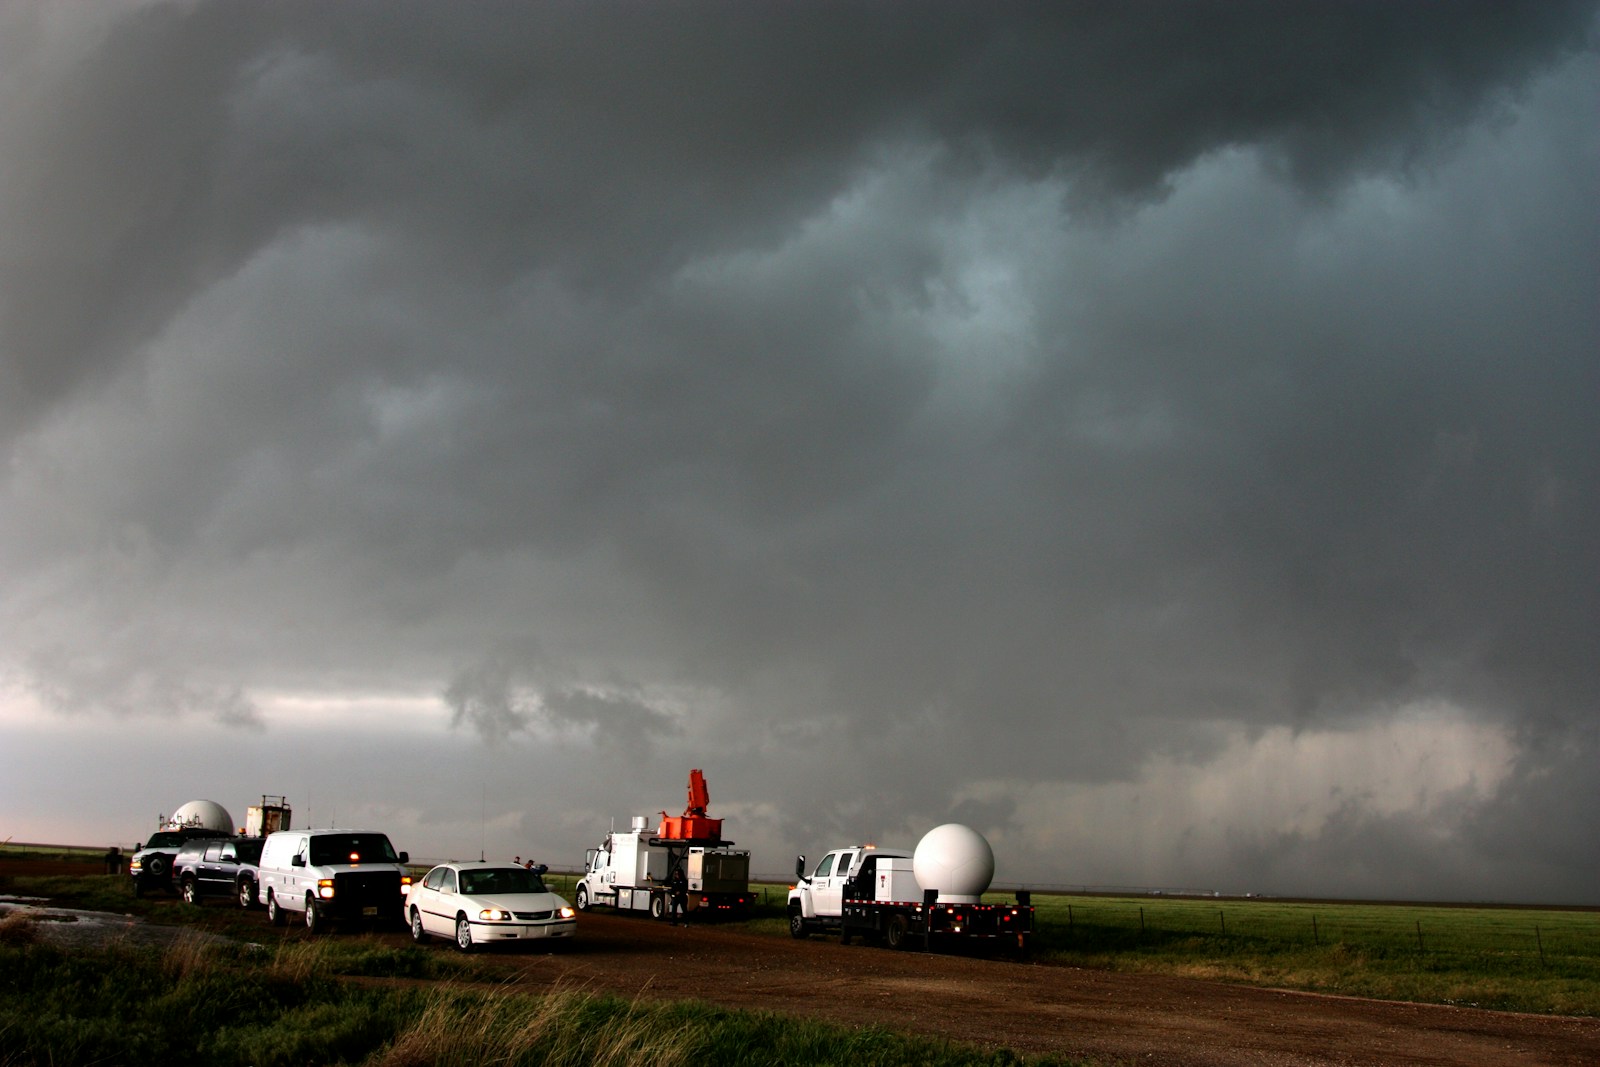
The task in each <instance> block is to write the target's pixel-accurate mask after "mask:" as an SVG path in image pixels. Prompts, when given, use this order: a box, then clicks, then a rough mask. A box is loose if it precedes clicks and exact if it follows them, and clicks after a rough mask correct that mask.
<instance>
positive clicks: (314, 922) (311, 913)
mask: <svg viewBox="0 0 1600 1067" xmlns="http://www.w3.org/2000/svg"><path fill="white" fill-rule="evenodd" d="M322 927H323V922H322V909H321V908H319V907H317V898H316V897H309V896H308V897H306V933H308V934H319V933H321V932H322Z"/></svg>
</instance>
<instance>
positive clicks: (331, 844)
mask: <svg viewBox="0 0 1600 1067" xmlns="http://www.w3.org/2000/svg"><path fill="white" fill-rule="evenodd" d="M310 859H311V865H312V866H313V867H327V866H331V865H333V864H337V863H399V862H400V857H399V856H396V855H395V852H394V846H393V845H391V844H389V839H388V837H386V836H384V835H383V834H318V835H317V836H316V837H313V838H312V839H311V856H310Z"/></svg>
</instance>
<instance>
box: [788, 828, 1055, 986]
mask: <svg viewBox="0 0 1600 1067" xmlns="http://www.w3.org/2000/svg"><path fill="white" fill-rule="evenodd" d="M993 878H994V851H993V849H991V848H990V847H989V842H988V841H987V840H986V839H985V838H984V836H983V835H982V834H980V833H978V831H976V830H974V829H972V828H970V827H967V826H962V825H960V824H959V823H945V824H944V825H943V826H936V827H934V828H933V829H932V830H929V831H928V832H927V834H925V835H924V836H923V838H922V840H921V841H920V842H918V843H917V847H916V850H915V851H914V852H906V851H904V850H902V849H892V848H878V847H876V846H874V845H851V846H848V847H846V848H836V849H834V850H833V851H831V852H829V853H828V854H827V855H825V856H823V857H822V859H821V861H819V862H818V863H817V866H816V868H815V869H814V870H813V871H812V872H811V873H810V874H809V875H808V874H806V858H805V857H804V856H800V857H798V858H797V859H796V860H795V884H794V885H793V886H791V887H790V888H789V907H788V910H789V933H790V934H791V935H792V936H794V937H797V938H804V937H808V936H810V935H811V934H812V933H815V932H822V931H827V932H837V933H838V934H839V938H840V940H841V941H843V942H844V943H845V944H848V943H849V942H850V939H851V938H852V937H856V936H860V937H864V938H868V939H870V940H882V941H884V942H886V943H887V944H888V945H889V946H890V947H891V948H909V947H911V946H913V945H920V946H922V947H923V948H932V947H934V945H935V944H937V943H939V942H941V941H942V942H946V943H949V944H956V943H971V944H980V943H985V942H987V943H991V944H993V945H996V946H999V947H1006V948H1011V949H1014V950H1015V951H1016V952H1017V953H1019V954H1024V955H1025V954H1026V953H1027V951H1028V944H1029V941H1030V939H1031V938H1032V936H1033V901H1032V899H1031V894H1030V893H1028V891H1027V890H1019V891H1018V892H1017V898H1016V902H1015V903H990V904H986V903H984V902H983V894H984V891H985V890H987V889H988V888H989V883H990V881H991V880H992V879H993Z"/></svg>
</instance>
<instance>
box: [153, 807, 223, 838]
mask: <svg viewBox="0 0 1600 1067" xmlns="http://www.w3.org/2000/svg"><path fill="white" fill-rule="evenodd" d="M167 825H168V826H170V827H172V828H174V829H176V828H178V827H180V826H198V827H200V828H201V829H203V830H220V831H222V832H223V833H228V834H231V833H233V816H232V815H229V814H228V809H227V808H225V807H223V806H222V805H221V804H218V803H217V802H216V801H215V800H191V801H189V803H187V804H185V805H183V806H182V807H181V808H179V809H178V810H177V811H175V812H173V813H172V818H170V819H168V820H167Z"/></svg>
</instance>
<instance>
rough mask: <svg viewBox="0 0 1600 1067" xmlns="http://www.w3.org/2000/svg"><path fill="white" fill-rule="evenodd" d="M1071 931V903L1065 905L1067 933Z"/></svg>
mask: <svg viewBox="0 0 1600 1067" xmlns="http://www.w3.org/2000/svg"><path fill="white" fill-rule="evenodd" d="M1071 932H1072V905H1071V904H1068V905H1067V933H1069V934H1070V933H1071Z"/></svg>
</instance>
